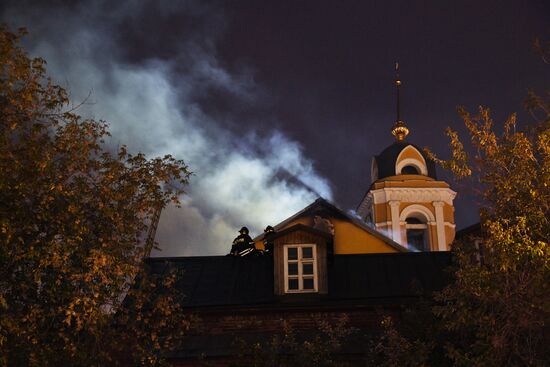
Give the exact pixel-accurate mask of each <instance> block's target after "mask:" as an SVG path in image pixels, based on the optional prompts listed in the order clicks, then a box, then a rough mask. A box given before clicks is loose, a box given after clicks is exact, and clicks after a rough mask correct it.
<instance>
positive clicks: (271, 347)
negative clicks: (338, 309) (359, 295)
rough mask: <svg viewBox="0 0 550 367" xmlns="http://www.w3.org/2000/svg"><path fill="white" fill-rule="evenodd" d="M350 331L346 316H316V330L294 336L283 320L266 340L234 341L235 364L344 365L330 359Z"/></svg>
mask: <svg viewBox="0 0 550 367" xmlns="http://www.w3.org/2000/svg"><path fill="white" fill-rule="evenodd" d="M353 331H354V329H353V328H350V327H349V325H348V318H347V316H345V315H344V316H342V317H341V318H340V319H339V320H336V322H330V321H327V320H321V319H320V318H317V329H316V330H314V332H313V334H314V335H313V336H309V337H304V336H300V335H297V334H296V332H295V331H294V329H293V328H292V327H291V326H290V325H289V324H287V323H286V322H285V323H284V325H283V332H282V333H281V334H275V335H273V336H272V338H271V339H270V340H269V341H267V342H264V343H262V342H247V341H245V340H244V339H242V338H239V339H237V340H236V344H237V348H238V349H239V350H240V353H239V356H238V361H237V364H236V365H237V366H241V367H245V366H246V367H271V366H273V367H275V366H277V367H279V366H280V367H293V366H324V367H337V366H338V367H345V366H348V364H346V363H345V362H342V361H337V360H334V353H336V352H338V351H339V350H340V348H341V347H342V343H343V342H344V341H346V340H347V338H348V337H349V336H350V334H351V333H352V332H353Z"/></svg>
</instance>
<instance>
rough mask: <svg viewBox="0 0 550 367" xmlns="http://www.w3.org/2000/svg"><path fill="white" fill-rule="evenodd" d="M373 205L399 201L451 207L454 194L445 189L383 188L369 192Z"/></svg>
mask: <svg viewBox="0 0 550 367" xmlns="http://www.w3.org/2000/svg"><path fill="white" fill-rule="evenodd" d="M369 195H372V198H373V202H374V204H380V203H386V202H388V201H400V202H403V203H432V202H434V201H443V202H445V203H446V204H449V205H453V200H454V198H455V197H456V192H455V191H453V190H451V189H449V188H446V187H430V188H427V187H406V188H401V187H385V188H382V189H378V190H371V191H370V192H369Z"/></svg>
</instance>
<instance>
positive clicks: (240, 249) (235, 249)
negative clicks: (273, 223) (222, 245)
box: [230, 227, 256, 256]
mask: <svg viewBox="0 0 550 367" xmlns="http://www.w3.org/2000/svg"><path fill="white" fill-rule="evenodd" d="M254 253H256V246H254V241H252V238H251V237H250V235H249V234H248V228H246V227H242V228H241V229H240V231H239V235H238V236H237V237H236V238H235V239H234V240H233V245H232V246H231V253H230V254H231V255H233V256H246V255H250V254H254Z"/></svg>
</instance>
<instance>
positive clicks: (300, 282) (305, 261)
mask: <svg viewBox="0 0 550 367" xmlns="http://www.w3.org/2000/svg"><path fill="white" fill-rule="evenodd" d="M304 247H311V248H312V251H311V252H312V257H313V259H312V260H310V259H302V248H304ZM289 248H296V249H297V253H298V258H297V260H289V259H288V249H289ZM283 252H284V263H283V267H284V275H285V277H284V281H285V293H317V292H318V291H319V288H318V275H317V245H316V244H314V243H301V244H292V245H284V246H283ZM289 263H296V264H298V274H297V275H289V274H288V264H289ZM303 264H313V289H304V279H311V276H310V275H304V274H302V265H303ZM289 279H298V289H288V280H289Z"/></svg>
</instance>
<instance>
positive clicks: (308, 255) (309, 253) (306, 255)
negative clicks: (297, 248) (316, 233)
mask: <svg viewBox="0 0 550 367" xmlns="http://www.w3.org/2000/svg"><path fill="white" fill-rule="evenodd" d="M302 259H313V248H311V247H302Z"/></svg>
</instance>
